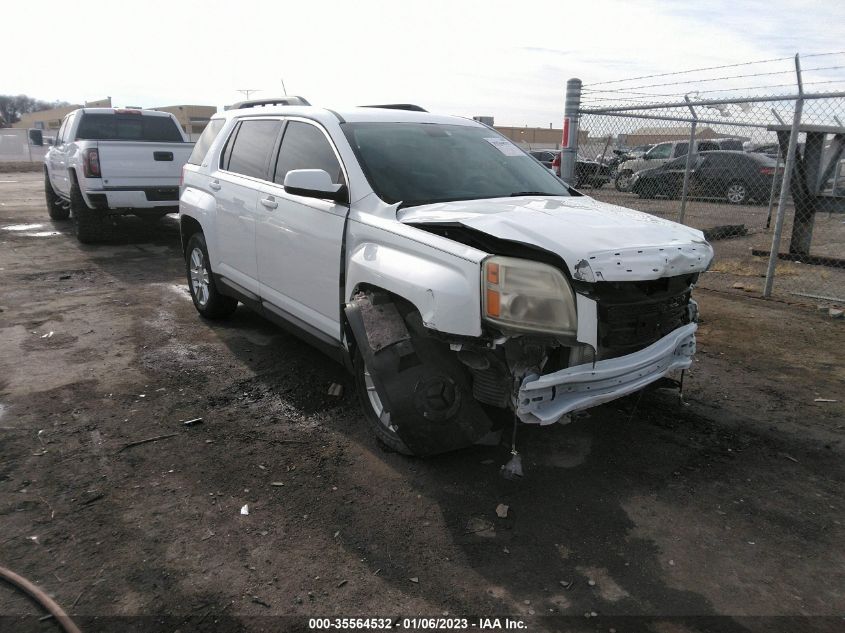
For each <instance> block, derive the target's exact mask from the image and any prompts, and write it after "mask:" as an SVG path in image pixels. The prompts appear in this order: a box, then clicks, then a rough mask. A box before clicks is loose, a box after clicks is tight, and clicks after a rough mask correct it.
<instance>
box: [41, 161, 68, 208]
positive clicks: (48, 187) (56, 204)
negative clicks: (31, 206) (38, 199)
mask: <svg viewBox="0 0 845 633" xmlns="http://www.w3.org/2000/svg"><path fill="white" fill-rule="evenodd" d="M44 197H45V198H46V199H47V213H49V214H50V219H51V220H67V219H68V218H69V217H70V207H69V206H66V205H64V204H63V203H62V199H61V198H59V196H58V195H56V192H55V191H54V190H53V185H52V184H51V183H50V175H49V174H48V173H47V171H46V170H45V171H44Z"/></svg>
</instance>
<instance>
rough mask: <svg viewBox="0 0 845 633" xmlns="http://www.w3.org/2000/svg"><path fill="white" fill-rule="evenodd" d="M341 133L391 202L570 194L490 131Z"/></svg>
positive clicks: (360, 126) (366, 126)
mask: <svg viewBox="0 0 845 633" xmlns="http://www.w3.org/2000/svg"><path fill="white" fill-rule="evenodd" d="M343 131H344V133H345V134H346V137H347V139H348V140H349V144H350V145H351V146H352V149H353V151H354V152H355V154H356V156H357V157H358V162H359V163H360V164H361V167H362V168H363V170H364V173H365V174H366V176H367V179H368V180H369V182H370V186H371V187H372V188H373V191H375V192H376V194H377V195H378V196H379V197H380V198H381V199H382V200H384V201H385V202H387V203H389V204H393V203H396V202H402V203H403V206H415V205H421V204H430V203H434V202H450V201H453V200H478V199H482V198H506V197H508V196H514V195H528V194H536V195H546V196H568V195H569V190H568V188H567V186H566V185H565V184H564V183H563V181H561V180H560V179H558V178H557V177H555V176H554V175H552V174H551V172H549V170H547V169H545V168H544V167H543V166H542V165H540V164H539V163H537V161H535V160H534V159H532V158H531V156H529V155H528V154H526V153H525V152H523V151H522V150H521V149H519V148H518V147H517V146H516V145H514V144H513V143H511V142H510V141H509V140H507V139H506V138H504V137H503V136H501V135H498V134H496V132H493V131H492V130H490V129H488V128H482V127H475V126H470V125H439V124H432V123H346V124H344V125H343Z"/></svg>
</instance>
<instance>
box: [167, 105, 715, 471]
mask: <svg viewBox="0 0 845 633" xmlns="http://www.w3.org/2000/svg"><path fill="white" fill-rule="evenodd" d="M246 105H247V106H249V105H250V104H246ZM180 217H181V232H182V243H183V247H184V253H185V261H186V268H187V276H188V281H189V285H190V290H191V295H192V297H193V300H194V305H195V306H196V309H197V310H198V311H199V313H200V314H201V315H202V316H204V317H207V318H220V317H225V316H227V315H229V314H230V313H231V312H232V311H233V310H234V309H235V307H236V306H237V304H238V302H239V301H240V302H242V303H244V304H245V305H247V306H249V307H250V308H252V309H254V310H257V311H259V312H260V313H261V314H263V315H264V316H266V317H267V318H268V319H270V320H272V321H275V322H277V323H278V324H280V325H282V326H284V327H286V328H288V329H290V330H292V331H294V332H295V333H297V334H299V335H300V336H302V337H303V338H305V339H306V340H308V341H310V342H312V343H314V344H315V345H316V346H318V347H319V348H320V349H322V350H323V351H325V352H327V353H328V354H329V355H330V356H332V357H333V358H336V359H338V360H340V361H342V362H344V363H345V364H346V366H347V367H348V368H349V369H350V370H351V371H353V372H354V374H355V379H356V386H357V390H358V393H359V396H360V399H361V403H362V405H363V407H364V411H365V414H366V418H367V420H368V421H369V423H370V424H371V425H372V428H373V429H374V431H375V433H376V434H377V436H378V437H379V438H380V439H381V440H382V441H384V442H385V443H386V444H387V445H388V446H390V447H392V448H394V449H395V450H398V451H402V452H405V453H413V454H417V455H429V454H433V453H438V452H443V451H447V450H452V449H455V448H460V447H462V446H467V445H470V444H473V443H476V442H478V441H479V440H482V438H487V439H489V437H488V436H490V434H491V432H495V431H496V430H497V422H496V420H500V422H499V424H501V420H502V418H503V416H501V415H497V413H504V414H505V416H504V417H505V419H507V412H508V411H513V413H514V414H515V415H516V417H517V418H518V419H519V420H521V421H522V422H524V423H529V424H552V423H554V422H558V421H566V420H568V419H569V416H568V414H569V413H571V412H573V411H577V410H582V409H586V408H588V407H592V406H595V405H598V404H601V403H604V402H607V401H609V400H613V399H614V398H619V397H621V396H623V395H626V394H628V393H631V392H633V391H636V390H638V389H641V388H642V387H644V386H646V385H647V384H649V383H652V382H654V381H656V380H658V379H660V378H661V377H664V376H666V375H667V374H668V373H670V372H672V371H673V370H678V369H685V368H687V367H689V366H690V364H691V362H692V356H693V353H694V351H695V336H694V333H695V331H696V327H697V326H696V318H697V308H696V304H695V302H694V301H692V300H691V298H690V293H691V292H692V289H693V286H694V284H695V282H696V280H697V278H698V275H699V273H701V272H702V271H704V270H705V269H706V268H707V266H708V265H709V264H710V261H711V259H712V256H713V251H712V249H711V247H710V246H709V245H708V244H707V242H706V241H705V240H704V237H703V235H702V233H701V232H700V231H697V230H695V229H691V228H688V227H685V226H682V225H679V224H675V223H673V222H669V221H666V220H662V219H660V218H656V217H653V216H650V215H646V214H643V213H639V212H636V211H632V210H630V209H626V208H622V207H617V206H612V205H608V204H604V203H601V202H598V201H596V200H593V199H592V198H589V197H586V196H583V195H581V194H579V193H578V192H576V191H574V190H572V189H570V188H569V187H568V186H567V185H566V184H565V183H563V182H562V181H561V180H560V179H558V178H556V177H555V176H554V175H552V174H551V173H550V172H549V171H548V170H547V169H545V168H544V167H543V166H542V165H540V164H539V163H538V162H537V161H536V160H534V159H533V158H531V157H530V156H529V155H528V154H526V153H525V152H523V151H522V150H521V149H519V148H518V147H516V146H515V145H513V144H512V143H511V142H510V141H509V140H507V139H505V138H504V137H502V136H500V135H499V134H497V133H496V132H495V131H493V130H491V129H490V128H488V127H486V126H484V125H481V124H479V123H476V122H475V121H472V120H468V119H462V118H456V117H449V116H438V115H434V114H429V113H427V112H425V111H422V110H421V109H420V108H417V107H414V106H407V105H403V106H395V107H390V106H380V107H376V108H368V107H362V108H354V109H349V110H337V111H335V110H328V109H323V108H316V107H310V106H307V105H276V106H265V107H241V108H239V109H235V110H230V111H228V112H225V113H223V114H222V115H219V116H217V117H215V118H213V119H212V121H211V123H210V125H209V126H208V128H207V129H206V131H205V133H204V134H203V136H202V137H201V138H200V140H199V141H198V142H197V145H196V148H195V150H194V153H193V155H192V156H191V158H190V159H189V161H188V164H187V165H186V166H185V170H184V187H183V190H182V194H181V200H180Z"/></svg>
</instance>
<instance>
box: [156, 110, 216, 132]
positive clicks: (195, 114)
mask: <svg viewBox="0 0 845 633" xmlns="http://www.w3.org/2000/svg"><path fill="white" fill-rule="evenodd" d="M151 109H152V110H159V111H161V112H169V113H170V114H172V115H173V116H175V117H176V120H178V121H179V125H181V126H182V129H183V130H185V134H187V135H188V136H189V137H190V138H191V139H192V140H193V139H196V137H197V136H199V135H200V134H202V131H203V130H204V129H205V126H206V125H208V121H209V119H211V117H212V116H214V115H215V114H216V113H217V108H216V107H215V106H205V105H174V106H162V107H160V108H151Z"/></svg>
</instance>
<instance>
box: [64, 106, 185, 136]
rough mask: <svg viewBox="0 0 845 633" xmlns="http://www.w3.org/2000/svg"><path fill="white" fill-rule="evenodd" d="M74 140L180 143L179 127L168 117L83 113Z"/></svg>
mask: <svg viewBox="0 0 845 633" xmlns="http://www.w3.org/2000/svg"><path fill="white" fill-rule="evenodd" d="M76 138H77V140H84V141H147V142H158V143H182V142H183V139H182V133H181V132H180V131H179V127H178V126H177V125H176V122H175V121H174V120H173V119H172V118H170V117H169V116H154V115H144V114H117V113H116V112H102V113H100V112H98V113H87V112H85V113H83V114H82V120H81V121H80V122H79V130H77V132H76Z"/></svg>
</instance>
